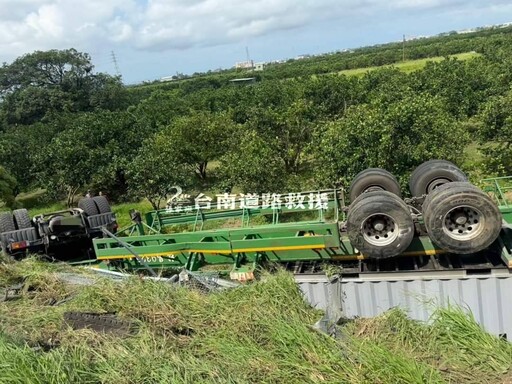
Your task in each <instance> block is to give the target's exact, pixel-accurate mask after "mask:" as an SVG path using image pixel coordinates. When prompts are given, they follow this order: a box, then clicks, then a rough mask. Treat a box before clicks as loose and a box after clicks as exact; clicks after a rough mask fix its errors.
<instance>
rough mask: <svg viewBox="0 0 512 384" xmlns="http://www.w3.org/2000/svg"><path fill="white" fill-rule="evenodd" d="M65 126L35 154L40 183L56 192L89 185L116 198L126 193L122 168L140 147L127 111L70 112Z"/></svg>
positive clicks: (133, 124)
mask: <svg viewBox="0 0 512 384" xmlns="http://www.w3.org/2000/svg"><path fill="white" fill-rule="evenodd" d="M67 124H68V129H66V130H64V131H62V132H60V133H58V134H56V135H55V136H54V137H53V138H52V140H51V142H50V143H49V144H48V145H47V146H46V147H43V148H42V150H41V151H40V152H38V153H37V160H36V162H35V166H36V167H37V171H38V172H39V174H38V177H39V180H41V184H42V185H44V184H46V183H47V185H45V187H47V189H48V190H50V191H54V192H55V193H57V195H58V193H67V194H68V195H69V194H75V193H76V192H77V191H78V190H80V189H84V188H86V187H87V188H92V189H93V190H95V191H96V193H97V192H99V191H102V192H105V193H106V194H107V195H108V196H109V198H111V199H114V200H116V199H118V198H119V197H120V196H123V195H124V194H125V193H126V189H127V182H126V177H125V169H126V166H127V164H128V163H129V161H130V160H131V158H132V157H133V156H134V155H135V153H136V152H137V149H138V148H139V146H140V133H139V127H138V125H137V123H136V122H135V121H134V120H133V117H132V116H131V115H130V114H128V113H126V112H108V111H101V112H97V113H85V114H81V115H70V116H68V117H67Z"/></svg>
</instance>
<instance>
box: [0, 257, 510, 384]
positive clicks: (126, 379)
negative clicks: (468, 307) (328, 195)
mask: <svg viewBox="0 0 512 384" xmlns="http://www.w3.org/2000/svg"><path fill="white" fill-rule="evenodd" d="M69 268H70V267H65V266H62V267H61V266H59V265H57V264H52V265H50V264H43V263H40V262H37V261H35V260H32V259H29V260H26V261H24V262H21V263H17V264H5V263H3V264H1V263H0V287H1V286H4V285H7V284H12V283H14V282H16V281H19V280H20V279H21V278H22V277H25V278H26V281H27V283H28V285H29V286H30V288H31V289H30V292H28V291H27V292H26V295H25V296H24V297H22V298H21V299H19V300H16V301H9V302H3V303H0V356H2V359H1V361H0V370H1V372H2V374H1V375H0V383H55V384H57V383H72V382H73V383H77V382H80V383H112V384H125V383H254V382H261V383H321V382H325V383H448V382H454V383H497V382H502V381H503V378H504V377H505V376H506V375H507V374H508V373H509V372H510V369H511V365H512V346H511V344H510V343H508V342H506V341H503V340H500V339H498V338H496V337H494V336H492V335H489V334H487V333H486V332H484V331H483V330H482V329H481V328H480V327H479V326H478V324H477V323H476V322H475V321H474V319H473V318H472V317H471V316H469V315H467V314H466V313H465V312H463V311H462V310H461V309H459V308H456V307H451V308H444V309H438V310H436V312H435V313H434V316H433V317H432V320H431V321H430V323H428V324H427V323H420V322H416V321H413V320H411V319H409V318H408V317H407V316H406V314H405V313H404V312H403V311H401V310H399V309H394V310H391V311H389V312H386V313H384V314H383V315H381V316H379V317H376V318H373V319H358V320H355V321H349V322H348V323H347V324H346V325H343V326H341V325H340V326H339V327H338V331H339V336H340V337H339V338H334V337H328V336H326V335H324V334H322V333H320V332H318V331H316V330H314V329H313V328H312V327H311V325H313V324H314V323H315V322H316V321H317V320H319V319H320V317H321V315H322V313H321V312H320V311H318V310H314V309H312V308H311V307H310V306H309V305H308V304H307V303H306V302H304V300H303V298H302V295H301V293H300V290H299V289H298V287H297V285H296V284H295V282H294V280H293V277H292V276H291V275H290V274H288V273H285V272H277V273H276V274H274V275H269V274H264V275H263V278H262V280H261V281H258V282H255V283H252V284H247V285H244V286H241V287H240V288H237V289H233V290H230V291H224V292H217V293H212V294H203V293H200V292H198V291H194V290H188V289H186V288H184V287H173V286H170V285H167V284H163V283H158V282H151V281H143V280H140V279H139V278H136V277H134V278H133V279H131V280H128V281H124V282H113V281H110V280H103V279H100V280H98V282H97V283H96V284H95V285H92V286H87V287H84V286H69V285H66V284H63V283H60V282H59V280H58V275H56V273H57V272H59V270H64V271H68V269H69ZM89 273H90V272H89ZM70 295H71V299H70V300H69V301H67V302H65V303H64V304H62V305H57V306H56V305H51V304H50V303H51V302H54V301H55V300H60V299H62V298H64V297H69V296H70ZM69 310H72V311H94V312H114V313H117V315H118V316H119V317H120V318H123V319H129V320H131V321H134V322H135V323H136V324H138V330H137V332H136V333H135V334H134V335H132V336H127V337H120V336H113V335H108V334H102V333H96V332H93V331H91V330H84V329H82V330H73V329H71V328H70V327H68V326H67V325H66V324H65V322H64V321H63V313H64V312H65V311H69ZM183 330H187V332H183ZM49 342H50V343H52V344H53V345H54V346H55V347H54V348H51V349H50V350H48V351H46V352H45V351H43V350H40V349H34V348H33V347H34V346H36V345H38V344H48V343H49Z"/></svg>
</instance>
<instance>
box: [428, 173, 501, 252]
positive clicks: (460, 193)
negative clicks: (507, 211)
mask: <svg viewBox="0 0 512 384" xmlns="http://www.w3.org/2000/svg"><path fill="white" fill-rule="evenodd" d="M422 210H423V220H424V222H425V228H426V229H427V233H428V235H429V237H430V239H431V240H432V242H433V243H434V244H436V245H437V246H438V247H440V248H441V249H443V250H445V251H447V252H451V253H456V254H470V253H476V252H479V251H481V250H483V249H485V248H487V247H489V246H490V245H491V244H492V243H493V242H494V241H495V240H496V239H497V238H498V236H499V234H500V231H501V225H502V216H501V213H500V210H499V209H498V207H497V205H496V204H495V203H494V201H493V200H492V199H491V198H490V197H489V196H488V195H487V194H485V193H484V192H483V191H482V190H480V189H479V188H477V187H475V186H474V185H472V184H470V183H467V182H451V183H447V184H444V185H441V186H440V187H438V188H436V189H435V190H433V191H432V192H431V193H430V194H429V195H428V196H427V198H426V199H425V202H424V203H423V208H422Z"/></svg>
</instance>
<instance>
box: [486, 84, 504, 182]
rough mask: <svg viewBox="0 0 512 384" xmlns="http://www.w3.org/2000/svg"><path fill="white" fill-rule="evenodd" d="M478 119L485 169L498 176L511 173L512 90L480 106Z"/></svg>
mask: <svg viewBox="0 0 512 384" xmlns="http://www.w3.org/2000/svg"><path fill="white" fill-rule="evenodd" d="M480 120H481V122H482V124H481V128H480V132H479V141H480V144H481V145H482V152H483V153H484V155H485V159H484V166H485V170H486V171H487V172H488V173H491V174H494V175H498V176H508V175H510V174H512V92H509V93H508V94H506V95H504V96H498V97H494V98H492V99H490V100H489V102H487V103H486V104H485V105H484V106H483V108H482V111H481V113H480Z"/></svg>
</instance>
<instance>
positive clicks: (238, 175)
mask: <svg viewBox="0 0 512 384" xmlns="http://www.w3.org/2000/svg"><path fill="white" fill-rule="evenodd" d="M233 146H234V147H235V146H236V148H233V149H232V150H230V151H228V152H227V153H226V154H225V155H224V156H223V157H222V158H221V160H220V169H219V175H218V177H219V179H220V180H221V182H222V185H223V186H224V187H225V188H227V189H231V188H233V187H235V186H236V187H238V188H239V189H241V190H242V191H243V192H244V193H267V192H277V191H282V190H283V188H284V187H285V185H286V176H287V173H286V164H285V162H284V160H283V158H282V156H281V155H280V152H279V147H278V146H277V144H276V143H275V142H272V141H267V140H265V139H264V138H263V137H261V136H260V135H258V133H257V132H256V131H255V130H252V129H244V130H240V131H239V132H238V133H237V134H236V136H235V137H234V140H233Z"/></svg>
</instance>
